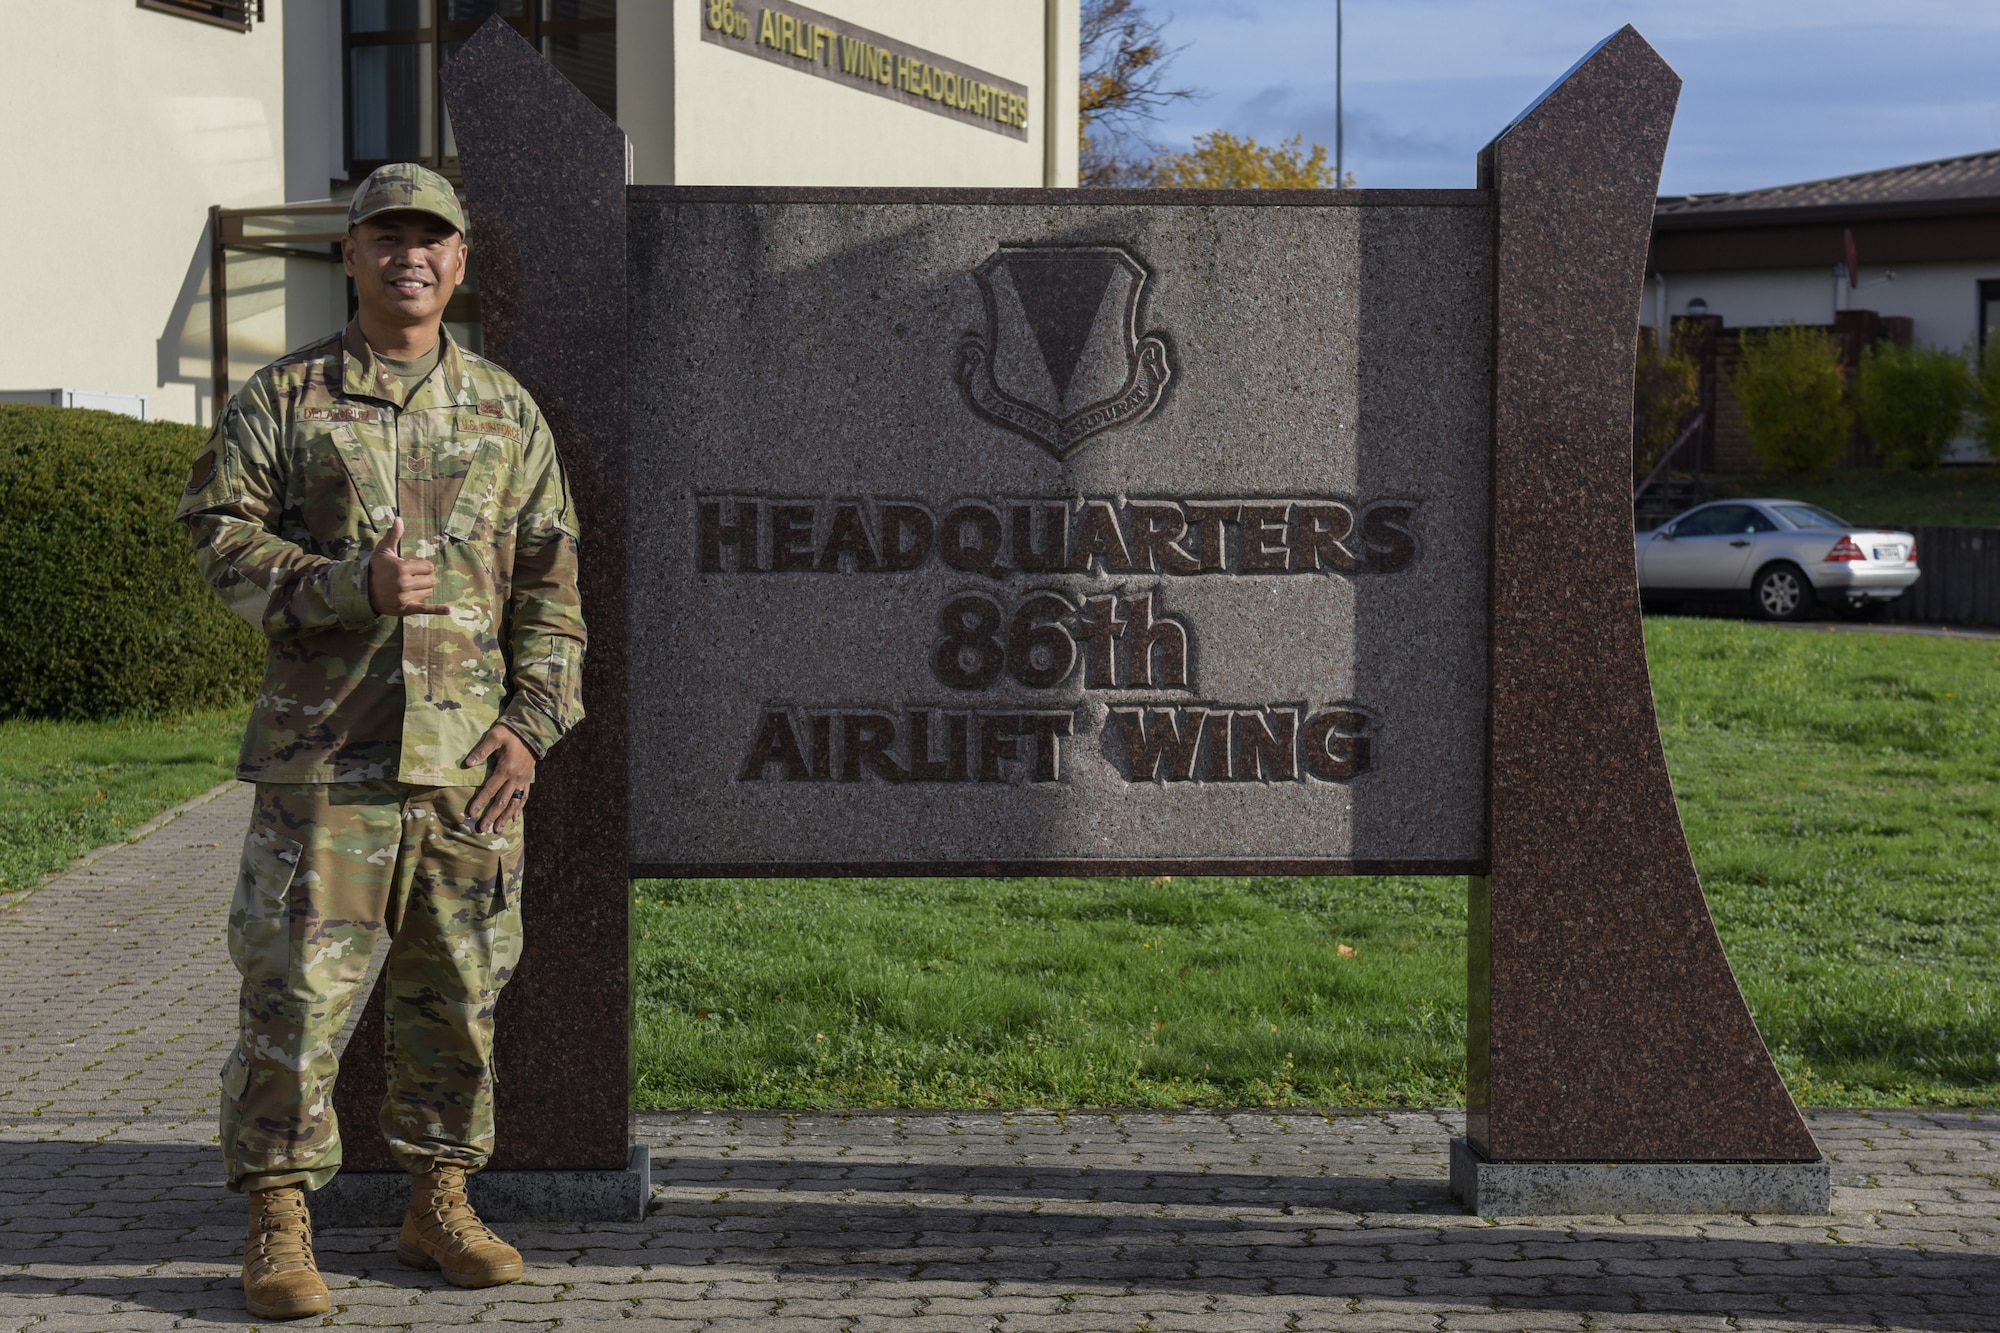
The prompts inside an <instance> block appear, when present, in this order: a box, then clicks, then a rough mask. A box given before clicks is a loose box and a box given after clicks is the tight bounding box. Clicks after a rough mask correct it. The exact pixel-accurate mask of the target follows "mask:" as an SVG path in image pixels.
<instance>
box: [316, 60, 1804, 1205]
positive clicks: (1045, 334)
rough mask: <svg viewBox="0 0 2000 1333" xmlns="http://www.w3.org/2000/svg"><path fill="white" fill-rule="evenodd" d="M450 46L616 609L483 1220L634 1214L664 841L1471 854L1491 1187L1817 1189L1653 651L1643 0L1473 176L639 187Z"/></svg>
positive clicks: (598, 143) (1659, 83) (1577, 1192)
mask: <svg viewBox="0 0 2000 1333" xmlns="http://www.w3.org/2000/svg"><path fill="white" fill-rule="evenodd" d="M445 80H446V89H447V94H448V96H449V98H450V105H451V112H452V121H453V127H454V132H455V134H456V136H457V140H458V143H459V145H460V152H461V155H462V162H463V167H464V171H465V178H466V187H467V199H468V204H469V207H470V210H471V216H472V218H473V244H474V246H475V248H476V251H477V253H478V254H479V256H480V262H481V272H482V278H483V292H482V299H483V302H484V312H485V321H486V337H487V346H488V348H489V350H490V352H491V354H492V355H493V356H494V357H495V358H496V359H497V360H499V361H500V362H501V363H502V364H504V365H507V366H508V367H509V368H510V369H512V370H513V371H514V372H515V373H516V374H517V375H519V376H520V378H521V379H522V381H523V382H524V383H525V384H527V385H528V387H529V388H530V390H531V391H532V392H534V393H535V395H536V396H537V398H538V399H539V401H540V402H541V403H542V405H543V406H544V408H545V410H546V411H547V412H548V413H549V415H550V417H551V419H552V421H553V423H554V425H555V427H556V433H557V436H558V438H559V439H560V440H561V442H562V445H563V448H564V450H565V460H566V465H567V467H568V468H569V470H570V473H571V477H572V483H573V486H574V488H575V491H576V494H577V497H578V504H579V507H580V508H581V510H582V513H583V528H584V534H585V536H584V596H585V604H586V609H587V612H588V616H589V620H590V627H591V651H590V657H589V665H588V666H587V668H586V672H587V679H586V684H585V697H586V701H587V705H588V707H589V710H590V716H589V719H588V720H587V721H586V723H585V724H584V727H583V729H582V730H581V731H580V732H579V734H578V736H577V737H576V738H575V739H574V740H572V742H571V743H569V744H566V745H565V746H563V747H561V748H559V749H558V750H557V751H555V752H554V753H553V754H552V755H551V758H550V761H549V763H548V765H547V768H546V770H545V773H544V779H543V782H542V783H541V786H540V788H539V789H538V797H537V801H536V804H535V806H534V807H531V810H530V814H529V819H530V823H531V825H532V831H531V845H532V846H534V848H535V849H536V850H535V853H534V860H533V864H532V865H531V867H530V870H529V875H530V881H529V887H528V890H527V892H526V895H525V899H524V901H525V904H526V907H525V910H526V911H527V913H528V917H529V920H528V934H529V946H528V949H529V952H528V954H527V957H526V958H525V960H524V962H523V965H522V968H521V972H520V975H519V977H518V978H517V979H516V981H515V982H514V983H513V984H512V985H511V986H510V987H509V989H508V990H507V991H506V992H505V995H504V998H503V1000H502V1023H501V1040H502V1042H503V1043H504V1044H503V1046H502V1049H501V1054H500V1060H501V1069H502V1077H501V1084H500V1088H501V1091H500V1097H501V1104H500V1145H499V1153H498V1156H497V1157H496V1161H495V1166H496V1170H494V1171H492V1172H490V1173H489V1178H488V1179H485V1180H483V1181H482V1186H481V1187H482V1189H484V1190H486V1191H487V1197H488V1199H489V1207H495V1208H499V1209H501V1210H503V1211H504V1210H512V1211H515V1212H519V1213H528V1214H541V1215H554V1214H558V1213H564V1214H567V1215H571V1216H579V1215H584V1214H587V1213H591V1212H592V1210H596V1213H597V1215H607V1216H608V1215H614V1214H616V1213H618V1212H619V1211H620V1210H623V1212H624V1213H626V1214H628V1215H629V1214H630V1213H631V1211H632V1210H633V1208H634V1207H635V1206H639V1204H638V1201H639V1200H641V1199H643V1193H644V1190H645V1173H644V1164H643V1161H640V1160H636V1159H635V1160H633V1161H631V1162H630V1163H629V1164H628V1157H627V1154H628V1151H629V1149H630V1142H629V1134H628V1126H627V1119H626V1110H625V1105H626V1103H625V1098H626V1089H627V1080H628V1066H629V1023H628V1008H629V1004H630V999H629V985H628V979H627V972H626V968H627V926H626V918H627V911H628V905H629V902H630V896H629V891H628V887H627V885H628V881H629V879H630V878H632V877H638V876H654V875H662V876H674V875H679V876H705V875H732V876H736V875H765V876H784V875H799V874H819V875H828V874H832V875H839V874H897V873H909V874H966V875H977V874H1014V873H1027V874H1037V873H1061V874H1130V873H1152V872H1180V873H1191V874H1201V873H1246V874H1254V873H1273V874H1290V873H1299V874H1342V873H1383V872H1398V873H1412V874H1453V875H1463V876H1466V877H1467V880H1468V883H1469V885H1470V928H1471V929H1470V949H1469V968H1468V975H1469V988H1468V998H1469V1008H1468V1028H1469V1031H1468V1042H1467V1046H1468V1050H1467V1074H1468V1079H1467V1084H1468V1101H1469V1105H1468V1108H1467V1109H1468V1115H1467V1137H1466V1140H1465V1141H1463V1142H1462V1143H1460V1144H1459V1145H1457V1147H1456V1150H1455V1157H1454V1173H1453V1184H1454V1188H1455V1189H1456V1190H1457V1191H1458V1192H1459V1193H1460V1194H1461V1195H1463V1196H1464V1197H1465V1198H1466V1199H1467V1200H1468V1202H1470V1203H1472V1204H1473V1205H1474V1206H1476V1207H1477V1208H1478V1209H1479V1210H1480V1211H1482V1212H1488V1213H1491V1212H1564V1211H1609V1210H1616V1211H1676V1210H1700V1211H1746V1210H1747V1211H1755V1210H1765V1211H1814V1210H1822V1211H1823V1210H1824V1209H1825V1207H1826V1202H1827V1174H1826V1166H1825V1163H1824V1160H1823V1159H1822V1158H1821V1155H1820V1153H1819V1151H1818V1148H1817V1146H1816V1145H1815V1144H1814V1143H1813V1140H1812V1137H1811V1135H1810V1134H1809V1133H1808V1132H1807V1130H1806V1127H1805V1125H1804V1122H1803V1120H1802V1119H1801V1117H1800V1116H1799V1114H1798V1111H1797V1109H1796V1108H1795V1107H1794V1106H1793V1104H1792V1102H1791V1099H1790V1097H1789V1096H1788V1095H1787V1093H1786V1091H1785V1088H1784V1085H1783V1083H1782V1082H1781V1081H1780V1080H1779V1078H1778V1075H1777V1073H1776V1071H1775V1069H1774V1068H1773V1066H1772V1063H1771V1060H1770V1057H1769V1055H1768V1054H1767V1052H1766V1051H1765V1048H1764V1045H1763V1042H1762V1039H1761V1038H1760V1036H1759V1035H1758V1033H1757V1030H1756V1027H1755V1025H1754V1023H1753V1022H1752V1021H1751V1018H1750V1015H1749V1013H1748V1010H1747V1008H1746V1007H1745V1005H1744V1003H1743V1000H1742V997H1741V995H1740V993H1739V992H1738V990H1737V987H1736V984H1735V981H1734V978H1733V976H1732V975H1731V973H1730V970H1729V966H1728V962H1727V960H1726V959H1725V958H1724V956H1723V953H1722V949H1721V945H1720V943H1719V942H1718V940H1717V938H1716V935H1715V931H1714V927H1713V925H1712V923H1711V921H1710V919H1709V915H1708V910H1707V906H1706V904H1705V902H1704V900H1703V898H1702V893H1701V887H1700V884H1699V882H1698V880H1697V879H1696V877H1695V873H1694V868H1693V865H1692V863H1691V861H1690V859H1689V855H1688V850H1687V844H1686V839H1685V837H1684V836H1683V834H1682V832H1681V827H1680V822H1679V818H1678V814H1677V812H1676V810H1675V806H1674V802H1673V794H1672V790H1671V788H1670V786H1669V785H1668V781H1667V774H1666V768H1665V763H1664V760H1663V757H1662V754H1661V749H1660V743H1659V736H1658V731H1657V727H1656V724H1655V721H1654V716H1653V709H1652V697H1651V691H1650V686H1649V683H1648V678H1647V671H1646V662H1645V656H1644V651H1643V642H1642V639H1641V635H1640V622H1639V613H1638V601H1637V595H1636V588H1635V580H1634V574H1633V567H1632V544H1631V531H1632V512H1631V503H1630V480H1631V472H1630V469H1631V453H1630V445H1631V432H1630V403H1631V392H1632V351H1633V341H1634V337H1635V334H1636V331H1637V318H1638V308H1639V297H1640V290H1641V284H1642V279H1643V271H1644V259H1645V254H1646V246H1647V241H1648V236H1649V225H1650V219H1651V210H1652V201H1653V195H1654V191H1655V189H1656V185H1657V181H1658V173H1659V165H1660V159H1661V155H1662V153H1663V152H1664V149H1665V145H1666V136H1667V130H1668V127H1669V125H1670V123H1671V120H1672V113H1673V107H1674V102H1675V99H1676V96H1677V94H1678V88H1679V80H1678V79H1677V78H1676V77H1675V76H1674V74H1673V73H1672V71H1671V70H1669V69H1668V68H1667V67H1666V66H1665V64H1664V63H1663V62H1661V61H1660V59H1659V57H1658V56H1657V55H1656V54H1655V53H1654V52H1653V50H1652V49H1651V48H1650V47H1649V46H1647V45H1646V43H1645V42H1644V41H1643V39H1641V38H1640V37H1639V36H1638V34H1637V33H1635V32H1633V31H1632V30H1631V29H1629V28H1627V29H1624V30H1622V31H1620V32H1619V33H1616V34H1614V35H1613V36H1612V37H1610V38H1608V39H1607V40H1606V41H1605V42H1604V43H1603V44H1601V45H1600V46H1599V47H1598V48H1597V49H1596V50H1595V51H1593V52H1592V53H1590V55H1588V56H1587V57H1586V58H1585V59H1584V60H1583V61H1581V62H1579V64H1578V65H1577V66H1576V67H1575V68H1574V69H1573V70H1571V71H1570V73H1569V74H1567V75H1566V76H1564V78H1563V79H1562V80H1560V81H1559V82H1558V83H1557V84H1556V85H1555V86H1553V87H1552V88H1551V89H1550V90H1549V91H1548V92H1547V93H1545V94H1544V95H1543V96H1542V98H1540V99H1538V100H1537V102H1536V103H1535V104H1534V105H1533V106H1531V107H1530V108H1529V109H1528V110H1527V111H1525V112H1524V113H1523V114H1522V115H1521V116H1520V117H1518V118H1517V119H1516V120H1515V121H1514V122H1513V123H1512V124H1511V125H1509V126H1507V127H1506V128H1505V129H1504V130H1503V131H1502V133H1501V134H1500V135H1499V136H1498V137H1496V138H1495V139H1494V141H1493V143H1492V144H1491V145H1489V146H1488V148H1487V149H1486V150H1485V152H1484V153H1483V154H1482V156H1481V160H1480V167H1479V184H1478V186H1477V187H1476V188H1473V189H1467V190H1426V191H1405V190H1390V191H1363V190H1338V191H1271V192H1265V191H1248V192H1229V191H1085V190H1061V191H1058V190H992V191H964V190H959V191H913V190H880V191H876V190H830V189H829V190H812V189H734V188H729V189H724V188H698V187H636V186H630V185H628V184H627V181H626V175H625V154H624V142H623V136H622V135H621V134H620V133H619V131H618V129H617V127H616V126H614V125H612V124H611V123H610V122H609V121H608V120H605V119H604V118H603V117H602V116H601V115H600V114H599V113H598V112H597V111H596V110H595V108H593V107H592V106H591V105H590V104H589V103H588V101H587V100H585V99H584V98H583V97H582V96H581V94H579V93H577V92H576V91H575V90H574V89H573V88H570V87H569V86H568V85H567V84H565V83H564V82H563V81H562V79H561V78H560V76H558V75H557V74H556V73H555V72H554V70H553V69H552V68H551V67H549V66H548V65H547V64H546V62H544V61H543V60H542V59H541V58H540V57H539V56H538V55H537V54H536V53H535V52H534V51H533V50H532V48H530V47H528V46H527V45H526V44H525V43H523V42H521V41H520V40H519V39H518V38H516V37H515V36H514V35H513V33H512V32H511V30H510V29H508V28H506V27H505V25H504V24H500V23H498V22H494V23H489V24H488V26H487V27H486V28H484V29H482V30H481V32H480V33H479V34H478V35H477V36H475V37H474V38H473V39H472V40H470V41H469V42H467V43H466V45H465V46H464V48H463V49H462V50H461V51H460V52H459V53H458V54H457V55H456V56H455V57H454V58H453V60H452V62H451V64H450V65H449V66H448V67H447V68H446V71H445ZM379 1005H380V1001H379V999H377V1000H376V1001H375V1008H374V1009H373V1010H372V1011H371V1014H370V1015H369V1016H368V1017H366V1018H364V1020H363V1021H362V1024H361V1027H360V1030H359V1032H358V1033H357V1035H356V1037H355V1038H354V1042H355V1043H359V1044H360V1045H358V1046H351V1047H350V1049H366V1044H367V1043H369V1042H379V1039H380V1038H379V1032H378V1031H376V1030H375V1029H372V1028H371V1027H370V1024H371V1023H379V1021H380V1019H379ZM354 1063H356V1062H350V1064H354ZM359 1063H362V1064H365V1063H366V1062H359ZM340 1086H341V1102H342V1105H343V1107H344V1108H346V1109H344V1110H343V1114H346V1115H355V1114H358V1115H361V1116H362V1117H363V1118H366V1117H367V1115H368V1114H369V1111H368V1110H367V1108H368V1107H369V1104H370V1098H371V1096H372V1095H374V1094H373V1093H372V1091H371V1090H370V1089H369V1088H367V1087H366V1086H365V1079H364V1078H362V1077H355V1078H352V1079H350V1078H348V1077H347V1076H343V1080H342V1083H341V1085H340ZM360 1146H361V1145H358V1144H357V1147H360ZM1614 1164H1615V1165H1614ZM351 1165H363V1166H366V1165H370V1163H367V1162H361V1163H354V1164H351ZM343 1179H347V1177H345V1176H344V1177H343ZM345 1188H348V1189H349V1190H351V1191H360V1190H363V1189H364V1186H363V1185H359V1184H351V1185H349V1186H346V1187H345ZM357 1197H358V1195H357ZM593 1200H594V1201H595V1202H592V1201H593Z"/></svg>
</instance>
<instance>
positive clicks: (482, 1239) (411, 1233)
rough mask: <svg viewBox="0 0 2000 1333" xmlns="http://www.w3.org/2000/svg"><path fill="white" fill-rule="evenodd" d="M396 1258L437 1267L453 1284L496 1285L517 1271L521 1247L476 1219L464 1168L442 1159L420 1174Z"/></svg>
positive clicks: (514, 1278) (510, 1279)
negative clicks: (468, 1195)
mask: <svg viewBox="0 0 2000 1333" xmlns="http://www.w3.org/2000/svg"><path fill="white" fill-rule="evenodd" d="M396 1258H397V1259H399V1260H401V1261H402V1262H403V1263H405V1264H408V1265H409V1266H410V1267H411V1268H437V1269H442V1270H443V1271H444V1280H445V1281H447V1282H449V1283H451V1285H452V1286H454V1287H497V1286H499V1285H500V1284H501V1283H503V1282H514V1281H517V1280H518V1279H519V1278H520V1276H521V1252H520V1251H519V1250H517V1249H515V1248H514V1247H513V1246H512V1245H509V1244H508V1243H507V1242H506V1241H504V1240H501V1239H500V1238H499V1237H498V1236H496V1235H494V1234H493V1233H492V1231H491V1230H489V1229H488V1228H487V1226H486V1224H485V1223H484V1222H482V1221H480V1220H479V1214H477V1213H475V1212H473V1211H472V1205H471V1204H470V1203H468V1202H466V1198H465V1168H463V1167H459V1166H451V1165H448V1164H446V1163H443V1162H438V1163H434V1164H433V1165H432V1167H431V1169H430V1170H428V1171H426V1172H424V1173H423V1174H422V1175H420V1176H418V1177H417V1178H416V1180H415V1182H414V1184H413V1186H412V1188H411V1190H410V1211H409V1212H407V1213H405V1214H403V1234H402V1235H401V1236H398V1237H397V1238H396Z"/></svg>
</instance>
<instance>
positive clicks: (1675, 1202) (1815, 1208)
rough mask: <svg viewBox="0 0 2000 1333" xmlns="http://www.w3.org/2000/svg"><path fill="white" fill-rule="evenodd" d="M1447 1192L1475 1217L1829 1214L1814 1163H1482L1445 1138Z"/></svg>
mask: <svg viewBox="0 0 2000 1333" xmlns="http://www.w3.org/2000/svg"><path fill="white" fill-rule="evenodd" d="M1451 1192H1452V1194H1453V1195H1454V1196H1455V1197H1457V1198H1459V1199H1462V1200H1463V1201H1464V1202H1465V1204H1466V1206H1467V1207H1469V1208H1471V1209H1472V1211H1473V1212H1475V1213H1478V1214H1479V1215H1480V1216H1481V1217H1500V1216H1509V1217H1521V1216H1529V1217H1534V1216H1552V1215H1558V1214H1576V1213H1676V1214H1686V1213H1793V1214H1811V1215H1823V1214H1826V1213H1830V1212H1832V1211H1833V1205H1832V1197H1833V1177H1832V1171H1831V1169H1830V1168H1829V1166H1828V1164H1827V1160H1826V1159H1825V1158H1824V1157H1822V1158H1821V1159H1820V1160H1819V1161H1817V1162H1489V1161H1487V1160H1486V1159H1485V1158H1484V1157H1482V1156H1480V1155H1479V1153H1478V1151H1477V1150H1476V1149H1474V1148H1473V1147H1472V1145H1471V1144H1469V1143H1467V1142H1466V1141H1465V1140H1464V1139H1453V1140H1452V1141H1451Z"/></svg>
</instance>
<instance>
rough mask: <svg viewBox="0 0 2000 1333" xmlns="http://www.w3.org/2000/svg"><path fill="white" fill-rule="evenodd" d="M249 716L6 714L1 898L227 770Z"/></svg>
mask: <svg viewBox="0 0 2000 1333" xmlns="http://www.w3.org/2000/svg"><path fill="white" fill-rule="evenodd" d="M243 715H244V710H243V709H241V708H232V709H226V710H223V711H219V712H213V713H194V714H190V715H188V716H186V717H179V718H168V719H159V718H146V719H120V720H116V721H111V722H45V721H31V720H26V719H21V718H15V719H10V720H8V721H6V722H0V906H4V905H5V904H6V903H7V902H8V901H9V900H10V899H11V898H13V897H14V896H15V895H17V894H19V893H20V892H21V891H22V890H24V889H30V888H33V887H34V886H35V885H36V884H38V883H40V882H41V879H42V877H43V876H44V875H48V874H50V873H52V872H54V871H57V870H61V869H62V868H63V867H64V866H65V865H68V864H69V863H70V862H71V861H72V860H74V859H75V858H76V857H78V856H81V855H82V854H83V853H85V852H87V851H89V850H90V849H91V848H93V847H101V846H103V845H104V844H105V843H107V842H111V841H113V840H114V839H116V838H118V837H120V836H122V835H123V834H125V833H126V832H127V831H129V830H131V829H133V828H135V827H137V826H138V825H140V824H143V823H145V822H146V821H147V820H148V819H151V818H152V817H153V816H154V815H157V814H159V813H160V812H161V811H162V810H166V809H168V808H170V807H172V806H175V805H178V804H180V803H181V802H182V801H185V800H187V799H188V798H189V797H190V796H198V795H200V794H201V793H202V792H204V791H207V790H208V789H209V788H210V787H213V786H214V785H215V784H216V783H218V782H221V781H223V780H224V779H226V778H228V777H229V776H230V774H231V773H232V772H233V771H234V770H235V767H236V746H237V743H238V742H239V741H241V740H242V738H243Z"/></svg>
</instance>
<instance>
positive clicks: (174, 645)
mask: <svg viewBox="0 0 2000 1333" xmlns="http://www.w3.org/2000/svg"><path fill="white" fill-rule="evenodd" d="M203 439H204V432H203V431H201V430H200V429H198V428H196V427H193V426H186V425H181V424H178V423H174V422H164V421H161V422H142V421H134V420H132V419H131V418H129V417H123V416H118V415H116V414H114V413H110V412H92V411H84V410H80V409H76V408H59V407H28V406H19V405H10V404H0V561H4V564H5V568H6V571H7V576H6V577H5V578H4V579H0V626H4V627H5V630H4V633H0V717H15V716H28V717H69V718H96V717H109V716H113V715H116V714H123V713H145V714H162V713H171V712H178V711H181V710H184V709H190V708H202V707H213V706H216V705H219V704H226V703H233V702H235V701H237V700H240V699H243V698H246V697H247V696H248V695H249V693H250V692H251V691H252V690H254V689H255V688H256V684H257V680H258V676H259V674H260V673H261V669H262V663H263V656H264V645H263V643H262V640H261V637H260V636H259V635H258V634H257V633H256V632H255V631H254V630H252V629H251V628H250V627H249V626H248V625H246V624H244V623H243V622H242V621H241V620H239V619H237V618H236V617H235V616H234V615H232V614H230V613H229V612H228V611H226V610H224V609H223V606H222V604H221V602H219V601H218V600H217V599H216V597H215V595H214V594H213V593H211V592H210V591H209V590H208V588H207V586H206V585H205V584H203V582H202V580H201V577H200V575H199V574H197V573H196V572H195V567H194V561H193V558H192V556H191V554H190V549H189V545H188V536H187V530H186V529H185V528H184V527H182V526H181V525H180V524H179V523H177V522H175V521H174V505H175V503H176V501H177V500H178V499H179V497H180V495H181V489H182V487H183V486H184V485H185V484H186V482H187V476H188V468H189V466H190V465H191V463H192V461H193V459H194V455H195V453H196V451H197V450H198V448H199V447H200V445H201V444H202V442H203Z"/></svg>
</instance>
